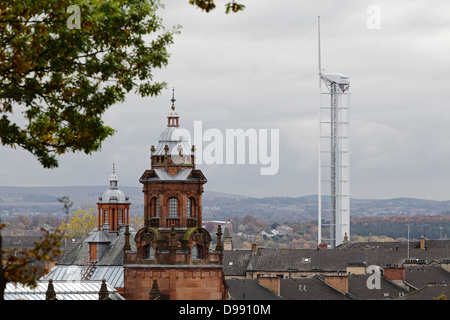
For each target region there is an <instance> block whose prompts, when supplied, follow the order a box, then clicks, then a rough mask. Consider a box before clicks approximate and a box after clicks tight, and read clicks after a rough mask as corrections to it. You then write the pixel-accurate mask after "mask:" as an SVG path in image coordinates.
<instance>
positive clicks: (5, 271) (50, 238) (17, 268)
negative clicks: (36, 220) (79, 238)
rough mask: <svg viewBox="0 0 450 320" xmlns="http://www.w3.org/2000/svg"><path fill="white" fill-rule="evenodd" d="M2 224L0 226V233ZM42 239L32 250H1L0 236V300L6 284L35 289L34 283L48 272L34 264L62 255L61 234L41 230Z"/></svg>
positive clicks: (0, 238)
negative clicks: (16, 284)
mask: <svg viewBox="0 0 450 320" xmlns="http://www.w3.org/2000/svg"><path fill="white" fill-rule="evenodd" d="M3 227H4V224H2V225H0V232H1V230H2V229H3ZM41 231H42V232H43V237H42V240H41V241H40V242H35V248H33V249H20V250H18V249H15V248H10V249H3V247H2V237H1V236H0V255H1V257H2V259H0V260H1V261H0V300H4V297H3V295H4V292H5V288H6V284H7V283H8V282H14V283H21V284H23V285H28V286H31V287H36V284H37V283H36V281H37V279H39V278H40V277H41V276H42V275H44V274H46V273H47V272H48V266H47V265H45V264H44V265H42V266H40V267H39V266H37V264H36V262H46V261H49V260H54V259H55V258H56V257H57V256H58V255H59V254H61V253H62V251H61V249H60V246H61V240H62V237H63V233H62V231H61V230H58V231H56V232H54V233H50V232H48V231H46V230H45V229H43V228H41Z"/></svg>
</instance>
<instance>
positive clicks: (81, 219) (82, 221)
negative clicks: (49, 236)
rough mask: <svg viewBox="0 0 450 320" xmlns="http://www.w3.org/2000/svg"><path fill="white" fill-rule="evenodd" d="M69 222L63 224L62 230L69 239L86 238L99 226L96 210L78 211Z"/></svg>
mask: <svg viewBox="0 0 450 320" xmlns="http://www.w3.org/2000/svg"><path fill="white" fill-rule="evenodd" d="M72 215H73V216H72V217H71V218H70V220H69V222H68V223H67V224H66V223H62V224H61V227H60V229H61V230H63V231H64V232H65V233H66V234H67V236H69V237H86V236H87V235H88V234H89V232H91V231H92V230H93V229H94V228H95V227H96V226H97V219H98V217H97V214H96V211H95V209H94V208H88V209H78V210H76V211H74V212H73V214H72Z"/></svg>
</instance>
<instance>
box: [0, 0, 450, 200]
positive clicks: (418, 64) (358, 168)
mask: <svg viewBox="0 0 450 320" xmlns="http://www.w3.org/2000/svg"><path fill="white" fill-rule="evenodd" d="M219 3H220V2H219ZM246 5H247V8H246V10H245V11H244V12H242V13H239V14H236V15H231V14H230V15H225V14H224V9H223V8H222V7H221V5H219V6H218V8H217V9H216V10H215V11H214V12H211V13H209V14H206V13H203V12H201V11H200V10H198V9H196V8H194V7H193V6H191V5H189V3H188V1H187V0H185V1H177V2H175V1H168V2H167V3H166V8H165V9H164V10H162V11H161V15H162V17H163V19H164V21H165V24H166V25H167V26H171V25H175V24H181V25H182V26H183V28H182V32H181V34H180V35H177V36H175V44H174V45H173V46H172V47H171V48H170V52H171V54H172V56H171V58H170V60H169V65H168V67H167V68H165V69H163V70H158V71H157V72H156V73H155V80H157V81H161V80H164V81H167V82H168V83H169V87H170V89H171V88H172V86H174V87H175V96H176V99H177V101H176V107H177V111H178V113H179V114H180V116H181V119H180V121H181V124H182V126H184V127H185V128H187V129H189V130H192V129H193V123H194V121H196V120H202V121H203V126H204V128H217V129H219V130H222V131H224V130H226V129H227V128H243V129H247V128H254V129H271V128H274V129H279V130H280V170H279V172H278V174H277V175H275V176H261V175H260V173H259V166H255V165H253V166H252V165H234V166H232V165H222V166H221V165H216V166H214V165H202V166H201V169H202V170H203V171H204V173H205V175H206V176H207V177H208V184H207V185H206V186H205V188H206V189H207V190H211V191H222V192H230V193H237V192H238V193H242V194H247V195H252V196H269V195H288V196H297V195H305V194H314V193H316V192H317V164H316V161H317V152H318V146H317V141H318V139H317V136H318V132H317V121H318V120H317V115H318V105H319V98H318V97H319V94H318V75H317V72H318V66H317V16H319V15H320V16H321V37H322V66H323V67H324V68H325V69H326V70H327V71H329V72H341V73H345V74H347V75H349V76H350V80H351V92H352V95H351V102H350V130H351V131H350V133H351V136H350V146H351V148H350V155H351V156H350V159H351V164H352V167H351V170H350V174H351V190H352V195H353V196H354V197H367V196H369V195H371V196H372V197H374V198H375V197H378V196H379V197H397V196H420V197H422V196H426V197H427V198H431V199H448V196H447V194H446V191H445V190H448V188H449V187H450V181H446V180H445V179H441V178H439V177H440V176H442V175H443V174H444V173H445V172H450V162H449V161H448V157H449V156H450V145H449V143H448V141H449V139H448V138H449V136H450V129H449V126H448V123H449V120H450V119H449V118H450V110H449V109H448V98H449V96H448V85H449V81H448V79H447V77H448V74H449V71H450V62H449V60H448V52H450V42H449V41H448V39H449V38H450V28H449V26H450V4H449V3H448V1H444V0H435V1H433V2H430V1H424V0H421V1H414V2H412V1H408V2H404V1H402V2H400V1H395V2H394V1H388V0H379V1H375V2H373V1H344V0H342V1H333V0H327V1H312V0H310V1H296V0H284V1H277V2H274V1H268V0H248V1H247V0H246ZM370 5H377V6H379V8H380V14H381V16H380V21H381V26H380V29H378V30H370V29H368V28H367V19H368V17H369V13H368V12H367V8H368V7H369V6H370ZM170 98H171V90H168V91H166V92H164V93H163V94H162V95H161V96H160V97H157V98H145V99H142V98H138V97H136V96H134V95H129V99H128V100H127V102H126V103H124V104H121V105H117V106H114V107H112V108H111V109H110V110H108V112H107V113H106V114H105V122H106V123H108V124H109V125H111V126H112V127H114V128H115V129H117V130H118V131H117V133H116V135H115V136H114V137H112V138H110V139H108V140H107V141H106V142H105V144H104V145H103V148H102V150H101V151H100V152H97V153H94V154H93V155H92V156H87V155H84V154H70V155H65V156H63V157H61V166H60V168H58V169H55V170H44V169H42V168H40V167H39V165H38V164H37V162H36V160H35V159H34V158H33V157H32V156H30V155H27V154H26V153H25V152H22V151H20V150H11V149H8V148H1V149H0V168H3V169H2V170H3V171H1V174H2V179H1V181H2V182H1V184H3V185H29V184H30V185H83V184H89V185H99V184H105V186H106V185H107V182H108V179H109V175H110V172H111V167H112V162H113V161H114V162H116V168H117V174H118V176H119V183H120V184H121V185H134V186H138V185H139V183H138V179H139V177H140V175H141V174H142V172H144V170H146V169H148V168H149V167H150V163H149V157H150V150H149V148H150V146H151V145H156V144H157V139H158V136H159V133H160V132H161V131H162V130H163V128H164V127H165V125H166V118H165V117H166V115H167V112H168V111H169V108H170V101H169V100H170ZM428 163H432V165H427V164H428ZM4 168H8V170H5V169H4ZM383 182H386V183H383Z"/></svg>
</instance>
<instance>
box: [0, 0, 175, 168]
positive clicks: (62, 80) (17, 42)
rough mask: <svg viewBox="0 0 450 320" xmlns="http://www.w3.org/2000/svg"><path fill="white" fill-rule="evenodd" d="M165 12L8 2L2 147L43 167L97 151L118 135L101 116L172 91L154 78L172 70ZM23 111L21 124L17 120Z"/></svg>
mask: <svg viewBox="0 0 450 320" xmlns="http://www.w3.org/2000/svg"><path fill="white" fill-rule="evenodd" d="M70 6H72V7H71V8H75V9H74V10H77V8H78V9H79V18H80V19H79V21H78V22H79V28H77V27H73V26H77V24H76V23H75V24H73V21H72V20H73V19H76V18H77V17H76V16H73V15H74V14H75V13H74V12H72V11H68V10H67V9H68V8H69V7H70ZM73 6H74V7H73ZM159 8H161V4H160V2H159V1H158V0H108V1H102V0H40V1H35V0H11V1H3V2H2V7H1V8H0V45H1V47H2V50H1V51H0V141H1V143H2V145H5V146H10V147H13V148H15V147H17V146H18V147H21V148H23V149H25V150H27V151H29V152H31V153H32V154H33V155H35V156H36V157H37V159H38V160H39V162H40V163H41V164H42V165H43V167H45V168H53V167H57V166H58V161H57V159H56V156H57V155H61V154H64V153H66V152H69V151H71V152H85V153H87V154H90V153H92V152H94V151H98V150H99V149H100V147H101V143H102V141H104V140H105V139H106V138H107V137H109V136H111V135H113V133H114V132H115V131H114V129H112V128H110V127H109V126H107V125H105V124H104V122H103V121H102V118H101V117H102V115H103V114H104V112H105V111H106V110H107V109H108V108H109V107H111V106H112V105H114V104H117V103H120V102H123V101H124V100H125V96H126V94H127V93H128V92H130V91H135V92H136V93H138V94H139V95H141V96H155V95H157V94H159V93H160V92H161V90H162V89H163V88H165V87H166V83H165V82H155V81H154V80H153V75H152V72H153V71H154V69H156V68H162V67H164V66H166V65H167V63H168V58H169V52H168V50H167V49H168V46H169V45H170V44H172V43H173V35H174V34H175V33H177V32H178V27H175V28H172V29H171V30H167V29H166V28H165V27H164V26H163V24H162V20H161V19H160V18H159V17H158V16H157V14H156V12H157V10H158V9H159ZM75 22H77V21H75ZM19 110H21V111H22V114H23V119H22V120H23V121H17V119H16V118H14V119H13V117H12V114H13V112H14V111H16V112H15V113H16V114H17V111H19ZM22 122H24V123H25V124H24V123H22Z"/></svg>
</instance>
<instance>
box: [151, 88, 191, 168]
mask: <svg viewBox="0 0 450 320" xmlns="http://www.w3.org/2000/svg"><path fill="white" fill-rule="evenodd" d="M170 101H171V102H172V107H171V109H172V111H170V112H169V114H168V116H167V127H166V128H164V130H163V131H162V132H161V134H160V135H159V139H158V145H157V146H156V148H155V147H154V146H152V147H151V159H152V163H151V164H152V168H165V169H166V171H167V172H168V173H170V174H171V175H175V174H177V173H179V172H180V170H181V166H183V167H186V168H190V167H192V168H193V167H194V148H193V146H192V145H191V144H190V142H191V141H190V140H191V134H190V132H189V131H188V130H186V129H183V128H181V127H180V122H179V118H180V116H179V115H178V113H177V112H176V111H175V101H176V100H175V91H174V90H172V99H171V100H170Z"/></svg>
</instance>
